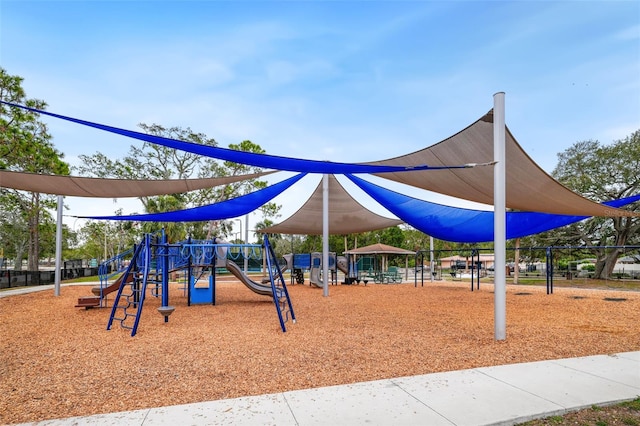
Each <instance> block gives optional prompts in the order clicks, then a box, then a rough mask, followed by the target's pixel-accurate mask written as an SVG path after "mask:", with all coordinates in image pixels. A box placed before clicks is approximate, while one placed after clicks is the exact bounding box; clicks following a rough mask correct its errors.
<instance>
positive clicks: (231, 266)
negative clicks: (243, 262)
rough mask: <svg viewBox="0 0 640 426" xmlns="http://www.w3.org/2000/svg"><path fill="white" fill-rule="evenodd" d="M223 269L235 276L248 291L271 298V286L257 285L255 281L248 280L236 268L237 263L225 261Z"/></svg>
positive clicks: (240, 270)
mask: <svg viewBox="0 0 640 426" xmlns="http://www.w3.org/2000/svg"><path fill="white" fill-rule="evenodd" d="M225 267H226V268H227V270H228V271H229V272H231V273H232V274H233V275H235V277H236V278H238V279H239V280H240V281H242V283H243V284H244V285H246V286H247V287H249V290H251V291H253V292H255V293H258V294H261V295H263V296H273V291H272V290H271V285H269V286H266V285H263V284H260V283H257V282H255V281H253V280H252V279H251V278H249V277H248V276H247V275H246V274H245V273H244V272H243V271H242V269H241V268H240V266H238V264H237V263H235V262H234V261H233V260H229V259H227V261H226V263H225Z"/></svg>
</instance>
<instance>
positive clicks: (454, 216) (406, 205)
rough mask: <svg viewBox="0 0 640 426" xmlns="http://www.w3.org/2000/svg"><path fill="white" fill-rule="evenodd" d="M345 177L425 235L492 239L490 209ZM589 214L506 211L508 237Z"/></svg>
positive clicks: (458, 239) (617, 204)
mask: <svg viewBox="0 0 640 426" xmlns="http://www.w3.org/2000/svg"><path fill="white" fill-rule="evenodd" d="M347 177H348V178H349V179H351V181H352V182H353V183H355V184H356V185H358V187H360V189H362V190H363V191H364V192H366V193H367V194H368V195H369V196H371V198H373V199H374V200H376V201H377V202H378V203H380V204H381V205H382V206H384V207H385V208H386V209H387V210H389V211H390V212H391V213H393V214H394V215H396V216H397V217H398V218H400V219H401V220H403V221H404V222H405V223H407V224H409V225H411V226H412V227H414V228H415V229H417V230H419V231H422V232H424V233H425V234H427V235H430V236H433V237H435V238H438V239H441V240H445V241H453V242H459V243H480V242H487V241H493V212H491V211H483V210H472V209H464V208H459V207H451V206H445V205H442V204H436V203H432V202H429V201H424V200H419V199H417V198H412V197H409V196H407V195H403V194H400V193H397V192H395V191H392V190H389V189H386V188H383V187H381V186H378V185H375V184H373V183H370V182H367V181H365V180H363V179H361V178H358V177H356V176H353V175H347ZM638 200H640V194H638V195H634V196H632V197H627V198H621V199H619V200H612V201H607V202H605V203H602V204H604V205H607V206H609V207H613V208H618V207H622V206H625V205H627V204H631V203H633V202H636V201H638ZM615 213H616V210H612V215H615ZM589 217H590V216H569V215H558V214H551V213H538V212H507V219H506V225H507V239H512V238H518V237H525V236H527V235H533V234H538V233H540V232H545V231H548V230H550V229H555V228H559V227H561V226H565V225H569V224H571V223H575V222H579V221H581V220H583V219H587V218H589Z"/></svg>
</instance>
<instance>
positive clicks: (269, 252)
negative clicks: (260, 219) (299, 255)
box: [264, 234, 296, 332]
mask: <svg viewBox="0 0 640 426" xmlns="http://www.w3.org/2000/svg"><path fill="white" fill-rule="evenodd" d="M264 248H265V252H266V258H267V259H266V260H267V269H268V271H269V280H270V282H271V292H272V294H273V303H274V304H275V305H276V310H277V311H278V319H279V320H280V327H281V328H282V331H283V332H286V331H287V329H286V327H285V325H284V324H285V323H286V322H288V321H289V319H291V321H292V322H293V323H294V324H295V322H296V316H295V314H294V312H293V305H291V298H290V297H289V291H288V290H287V285H286V283H285V279H284V276H283V275H282V269H281V268H280V265H279V264H278V261H277V257H276V254H275V253H274V251H273V248H272V247H271V244H270V243H269V238H268V237H267V235H266V234H265V235H264Z"/></svg>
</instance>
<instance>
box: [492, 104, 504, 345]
mask: <svg viewBox="0 0 640 426" xmlns="http://www.w3.org/2000/svg"><path fill="white" fill-rule="evenodd" d="M493 101H494V106H493V160H494V161H495V166H494V169H493V233H494V235H493V239H494V244H493V245H494V247H495V253H494V256H495V258H494V259H495V260H494V265H493V268H494V317H495V319H494V321H495V323H494V332H495V340H505V339H506V338H507V329H506V328H507V326H506V323H507V319H506V311H507V277H506V266H507V261H506V257H507V253H506V246H507V244H506V243H507V242H506V234H507V232H506V165H505V160H506V154H505V104H504V92H498V93H496V94H495V95H493Z"/></svg>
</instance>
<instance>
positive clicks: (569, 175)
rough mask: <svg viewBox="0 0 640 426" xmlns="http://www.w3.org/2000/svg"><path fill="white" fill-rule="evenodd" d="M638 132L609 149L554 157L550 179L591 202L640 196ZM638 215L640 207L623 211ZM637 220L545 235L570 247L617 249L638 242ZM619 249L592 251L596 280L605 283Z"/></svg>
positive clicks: (576, 148)
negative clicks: (572, 245)
mask: <svg viewBox="0 0 640 426" xmlns="http://www.w3.org/2000/svg"><path fill="white" fill-rule="evenodd" d="M638 170H640V130H638V131H635V132H633V133H632V134H631V135H629V136H628V137H626V138H624V139H621V140H618V141H615V142H613V143H612V144H611V145H602V144H600V142H598V141H594V140H589V141H583V142H577V143H575V144H574V145H573V146H571V147H570V148H568V149H567V150H565V151H564V152H561V153H560V154H558V165H557V166H556V168H555V169H554V171H553V176H554V177H555V178H556V179H557V180H558V181H560V182H561V183H563V184H564V185H565V186H567V187H568V188H570V189H572V190H574V191H576V192H578V193H579V194H582V195H583V196H585V197H587V198H590V199H592V200H596V201H600V202H602V201H607V200H612V199H617V198H624V197H629V196H631V195H636V194H638V192H640V174H639V173H638ZM627 209H628V210H631V211H635V212H639V211H640V203H634V204H632V205H630V206H629V207H627ZM639 230H640V218H638V217H621V216H617V215H615V214H612V216H611V217H595V218H591V219H588V220H586V221H582V222H579V223H576V224H573V225H570V226H567V227H564V228H561V229H560V230H558V231H556V232H555V233H554V232H552V233H549V234H548V238H554V237H556V238H558V237H560V238H562V239H565V242H569V243H570V244H576V245H578V244H586V245H590V246H606V245H608V246H622V245H625V244H628V243H638V242H640V237H639V235H638V231H639ZM621 253H622V250H621V249H618V248H613V249H605V248H600V249H595V254H596V256H597V261H596V271H595V275H594V276H595V278H608V277H609V276H610V275H611V272H612V271H613V268H614V266H615V264H616V261H617V259H618V257H619V256H620V254H621Z"/></svg>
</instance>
